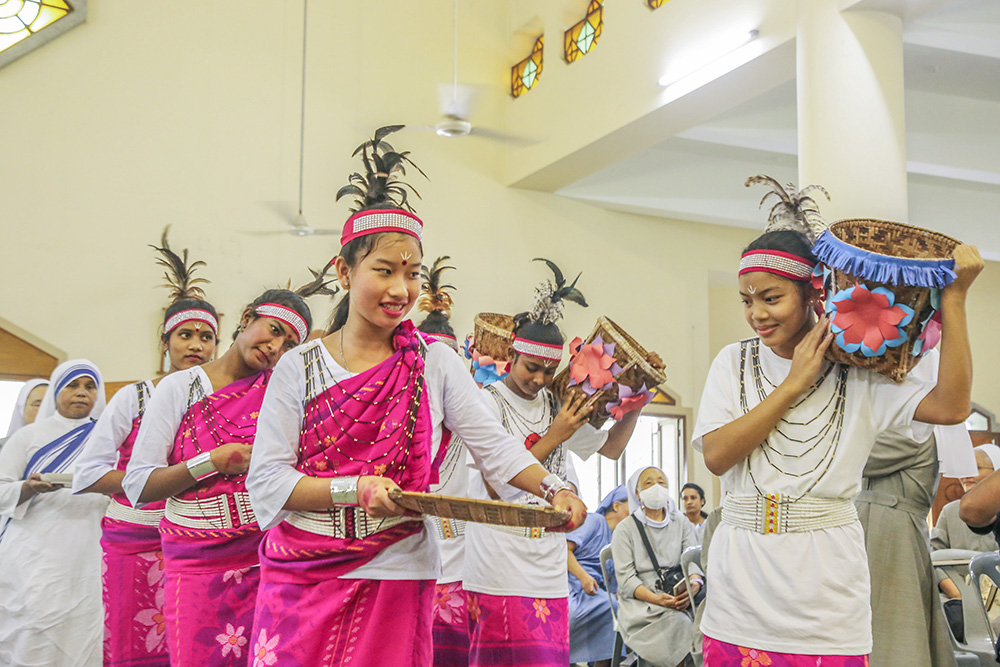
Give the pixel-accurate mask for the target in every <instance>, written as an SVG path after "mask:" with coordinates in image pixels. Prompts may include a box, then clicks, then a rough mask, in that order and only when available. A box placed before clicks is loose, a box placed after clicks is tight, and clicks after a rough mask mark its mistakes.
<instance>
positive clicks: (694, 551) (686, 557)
mask: <svg viewBox="0 0 1000 667" xmlns="http://www.w3.org/2000/svg"><path fill="white" fill-rule="evenodd" d="M692 565H695V566H697V568H698V571H697V572H691V566H692ZM681 569H682V570H683V571H684V578H685V579H687V580H689V581H690V579H691V575H692V574H702V575H703V574H704V573H703V572H702V571H701V545H700V544H699V545H698V546H696V547H688V548H687V549H685V550H684V553H682V554H681ZM697 611H698V605H696V604H695V602H694V598H693V597H692V598H691V613H692V614H694V613H695V612H697Z"/></svg>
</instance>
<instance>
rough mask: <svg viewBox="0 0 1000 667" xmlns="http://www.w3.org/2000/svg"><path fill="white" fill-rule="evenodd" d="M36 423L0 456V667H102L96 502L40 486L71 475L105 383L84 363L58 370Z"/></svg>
mask: <svg viewBox="0 0 1000 667" xmlns="http://www.w3.org/2000/svg"><path fill="white" fill-rule="evenodd" d="M49 387H50V389H49V391H48V392H47V393H46V394H45V398H44V400H43V401H42V406H41V407H40V408H39V410H38V419H37V420H36V421H35V423H33V424H31V425H29V426H26V427H24V428H23V429H21V430H20V431H18V432H17V433H15V434H14V435H13V436H12V437H11V439H10V441H9V442H8V443H7V445H6V446H5V447H4V448H3V451H0V664H2V665H59V666H60V667H73V666H81V667H96V666H98V665H100V664H101V636H102V630H103V627H102V621H103V618H104V614H103V613H102V609H101V547H100V545H99V541H100V537H101V517H102V516H103V515H104V510H105V508H106V507H107V504H108V501H107V499H106V498H104V497H103V496H87V497H85V498H81V497H77V496H74V495H73V494H72V493H71V492H70V490H69V489H68V488H67V487H66V485H64V484H54V483H49V482H46V481H42V475H44V474H50V473H63V474H66V473H69V474H72V473H73V471H74V467H75V465H76V459H77V456H79V454H80V450H81V449H82V447H83V443H84V441H85V440H86V439H87V437H88V436H89V435H90V433H91V430H92V429H93V428H94V419H95V418H96V417H98V416H99V415H100V414H101V411H102V410H103V409H104V385H103V383H102V381H101V374H100V372H99V371H98V370H97V367H96V366H94V365H93V364H92V363H90V362H89V361H87V360H85V359H74V360H73V361H67V362H65V363H63V364H60V365H59V366H58V367H57V368H56V369H55V371H53V373H52V378H51V379H50V384H49Z"/></svg>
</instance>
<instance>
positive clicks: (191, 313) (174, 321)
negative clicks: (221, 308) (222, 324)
mask: <svg viewBox="0 0 1000 667" xmlns="http://www.w3.org/2000/svg"><path fill="white" fill-rule="evenodd" d="M192 320H193V321H196V322H204V323H205V324H207V325H208V326H210V327H211V328H212V333H214V334H215V335H218V334H219V322H218V321H217V320H216V319H215V315H213V314H212V313H210V312H208V311H207V310H202V309H201V308H190V309H188V310H182V311H179V312H176V313H174V314H173V315H171V316H170V318H169V319H168V320H167V321H166V322H164V323H163V331H164V333H167V334H169V333H170V332H171V331H173V330H174V329H176V328H177V327H179V326H180V325H182V324H184V323H185V322H191V321H192Z"/></svg>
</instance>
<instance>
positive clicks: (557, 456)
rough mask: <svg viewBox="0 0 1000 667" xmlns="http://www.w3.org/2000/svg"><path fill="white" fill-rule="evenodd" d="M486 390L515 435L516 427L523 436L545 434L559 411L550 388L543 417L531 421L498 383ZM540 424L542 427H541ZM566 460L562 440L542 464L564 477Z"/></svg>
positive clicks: (507, 429) (505, 427)
mask: <svg viewBox="0 0 1000 667" xmlns="http://www.w3.org/2000/svg"><path fill="white" fill-rule="evenodd" d="M508 389H509V388H508ZM486 391H488V392H489V393H490V395H491V396H492V397H493V400H494V401H496V404H497V407H499V408H500V424H501V425H503V427H504V429H505V430H506V431H507V432H508V433H510V434H511V435H514V433H515V431H514V429H515V428H516V430H517V431H519V432H520V434H521V435H522V436H523V437H528V436H530V435H531V434H536V435H539V436H542V435H545V433H546V432H547V431H548V428H549V426H551V425H552V421H553V420H554V419H555V417H556V413H557V412H558V411H559V409H558V406H557V404H556V398H555V396H554V395H553V394H552V392H550V391H549V390H548V389H543V390H542V392H543V394H542V395H543V400H544V401H545V408H544V409H543V410H542V417H541V418H539V419H538V420H536V421H531V420H529V419H527V418H526V417H524V415H522V414H521V413H520V412H519V411H518V409H517V407H516V406H515V405H513V404H512V403H511V402H510V401H509V400H508V399H507V397H506V396H504V395H503V392H502V391H501V390H500V388H499V387H497V386H496V384H491V385H487V387H486ZM539 426H541V427H542V428H539ZM540 431H541V432H540ZM565 461H566V443H565V442H561V443H559V446H558V447H556V448H555V449H553V450H552V451H551V452H550V453H549V455H548V456H546V457H545V460H544V461H541V464H542V466H544V467H545V469H546V470H548V471H549V472H551V473H555V474H556V475H559V476H560V477H564V476H565V474H566V463H565ZM524 495H528V496H530V498H535V496H532V495H531V494H524Z"/></svg>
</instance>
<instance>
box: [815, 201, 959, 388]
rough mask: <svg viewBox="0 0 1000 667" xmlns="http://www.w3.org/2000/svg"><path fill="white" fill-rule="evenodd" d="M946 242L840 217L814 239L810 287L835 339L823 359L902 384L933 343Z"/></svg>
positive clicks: (900, 227)
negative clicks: (820, 296)
mask: <svg viewBox="0 0 1000 667" xmlns="http://www.w3.org/2000/svg"><path fill="white" fill-rule="evenodd" d="M957 245H959V241H956V240H955V239H953V238H950V237H948V236H945V235H944V234H939V233H937V232H932V231H929V230H926V229H921V228H920V227H914V226H912V225H906V224H903V223H901V222H889V221H886V220H871V219H865V218H858V219H850V220H840V221H838V222H835V223H833V224H832V225H830V228H829V229H827V230H826V231H825V232H823V234H822V235H821V236H820V237H819V238H818V239H817V240H816V245H815V246H814V247H813V253H814V254H815V255H816V257H817V258H818V259H819V260H820V264H819V265H817V267H816V272H815V274H814V277H813V284H814V286H816V287H817V288H821V289H822V290H823V291H824V293H825V310H826V313H827V315H829V316H830V319H831V330H832V331H833V333H834V334H835V336H836V337H835V339H834V342H833V344H832V345H830V347H829V349H828V350H827V353H826V356H827V358H828V359H829V360H831V361H834V362H837V363H843V364H849V365H851V366H858V367H860V368H866V369H868V370H871V371H874V372H876V373H878V374H880V375H883V376H885V377H887V378H889V379H891V380H892V381H894V382H902V381H903V379H904V378H906V376H907V374H908V373H909V372H910V370H912V369H913V367H914V366H916V365H917V363H918V362H919V361H920V358H921V357H922V356H923V355H925V354H927V352H929V351H930V350H931V349H933V348H934V346H936V345H937V344H938V342H939V341H940V339H941V312H940V307H941V295H940V294H941V293H940V291H941V290H942V289H943V288H944V287H945V286H947V285H948V284H950V283H951V281H953V280H954V279H955V271H954V267H955V261H954V260H953V259H952V252H953V251H954V249H955V247H956V246H957Z"/></svg>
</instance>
